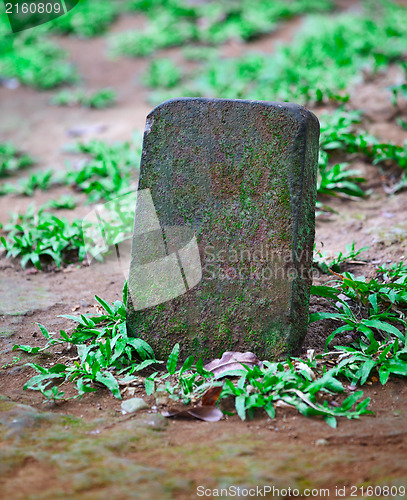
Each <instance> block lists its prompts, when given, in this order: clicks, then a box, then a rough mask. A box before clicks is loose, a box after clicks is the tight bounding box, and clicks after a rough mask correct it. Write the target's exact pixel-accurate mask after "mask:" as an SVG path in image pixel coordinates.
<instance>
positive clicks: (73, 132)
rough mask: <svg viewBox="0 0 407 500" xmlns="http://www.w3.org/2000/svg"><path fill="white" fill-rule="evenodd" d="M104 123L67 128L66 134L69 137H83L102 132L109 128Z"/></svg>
mask: <svg viewBox="0 0 407 500" xmlns="http://www.w3.org/2000/svg"><path fill="white" fill-rule="evenodd" d="M107 128H108V127H107V125H105V124H104V123H94V124H91V125H78V126H77V127H72V128H70V129H69V130H67V132H66V134H67V135H68V136H69V137H81V136H83V135H90V134H100V133H101V132H104V131H105V130H106V129H107Z"/></svg>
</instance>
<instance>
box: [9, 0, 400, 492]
mask: <svg viewBox="0 0 407 500" xmlns="http://www.w3.org/2000/svg"><path fill="white" fill-rule="evenodd" d="M353 4H354V2H349V3H348V2H346V5H344V7H347V8H349V6H352V5H353ZM140 23H141V21H140V19H139V18H138V17H137V16H134V17H128V18H126V19H125V20H119V21H118V22H117V23H116V25H115V26H114V28H113V29H114V30H115V31H120V30H122V29H124V28H126V29H128V28H129V27H132V26H134V27H137V26H139V25H140ZM300 23H301V20H298V19H297V20H294V21H290V22H289V23H287V25H286V26H285V27H284V28H282V29H280V30H279V31H277V33H276V34H274V35H271V36H267V37H264V38H262V39H261V40H259V41H256V42H254V43H253V44H251V47H250V45H249V48H257V49H261V50H263V51H268V52H272V51H273V47H274V46H275V43H276V42H278V41H281V40H282V41H285V42H287V41H289V40H290V39H291V37H292V36H293V34H294V33H295V31H296V30H297V29H298V26H299V25H300ZM58 41H59V42H60V43H61V45H62V46H63V47H65V48H66V49H67V50H68V51H69V53H70V56H71V60H73V61H74V62H75V64H76V65H77V66H78V69H79V72H80V73H81V75H83V83H84V85H85V86H86V88H87V89H89V90H92V89H98V88H100V87H105V86H112V87H114V88H115V89H116V90H117V91H118V98H119V99H118V104H117V105H116V106H114V107H112V108H109V109H105V110H89V109H83V108H77V107H75V108H60V107H54V106H50V105H49V101H50V98H51V96H52V95H53V92H38V91H35V90H32V89H29V88H26V87H23V86H20V87H18V88H17V89H15V90H10V89H7V88H4V87H0V113H1V117H2V120H1V123H0V138H1V140H10V141H12V142H13V143H15V144H16V145H18V146H19V147H20V148H22V149H24V150H25V151H27V152H29V153H30V154H32V155H34V156H35V157H37V158H38V159H39V161H38V164H37V165H36V166H35V167H33V168H32V169H31V171H35V169H39V170H41V169H44V168H48V167H52V168H54V169H63V168H64V162H65V160H66V159H67V158H68V157H69V155H67V154H66V153H64V152H63V147H64V146H65V145H66V144H68V143H70V142H72V141H73V140H74V139H72V138H71V137H70V136H69V131H70V130H72V129H73V128H76V127H84V130H85V134H84V135H83V136H82V137H81V138H80V139H83V140H88V139H91V138H100V139H103V140H106V141H114V140H129V139H130V138H131V135H132V133H133V131H142V130H143V128H144V121H145V116H146V115H147V114H148V112H149V111H150V110H151V105H149V104H148V103H147V97H148V90H147V89H146V88H145V87H144V86H143V85H142V84H141V81H140V76H141V74H142V73H143V71H144V70H145V69H146V67H147V63H148V62H147V60H145V59H125V58H120V59H117V60H109V59H108V58H107V57H106V42H105V39H104V38H94V39H91V40H87V41H83V40H79V39H73V38H72V39H71V38H60V39H59V40H58ZM247 49H248V46H247V45H242V44H237V43H230V44H227V45H226V46H225V47H224V48H223V49H222V51H223V53H224V54H225V55H228V56H230V55H238V54H240V53H242V52H243V51H244V50H247ZM178 54H179V51H178V50H175V49H171V50H168V51H163V52H162V55H169V56H170V57H173V58H174V59H175V60H177V57H178ZM395 77H396V73H395V70H394V69H391V70H390V71H389V72H388V73H387V74H385V75H381V76H379V77H378V78H376V79H375V80H373V81H369V82H368V83H363V84H360V85H359V86H358V87H356V88H355V89H353V90H352V97H351V101H350V107H353V108H355V109H363V110H364V111H365V118H364V120H365V122H364V125H365V126H366V127H367V128H368V129H369V130H370V131H371V132H372V133H375V134H376V135H378V136H379V137H382V138H383V139H386V140H392V141H394V142H396V143H399V144H402V143H403V142H404V140H406V139H407V132H405V131H403V130H402V129H401V128H400V127H397V126H396V125H395V121H394V120H395V116H394V111H393V108H392V106H391V104H390V99H389V95H390V94H389V91H388V90H386V86H388V85H390V84H391V83H393V82H392V80H393V79H394V78H395ZM312 111H314V112H315V113H316V114H317V115H320V114H321V113H322V112H323V111H324V110H323V109H321V108H318V109H312ZM352 166H353V167H354V168H358V169H360V170H361V171H362V172H363V175H364V176H365V177H366V178H367V181H368V182H367V188H368V189H369V190H371V194H370V196H369V197H368V198H367V199H363V200H357V201H350V200H344V199H332V198H330V199H329V205H330V206H332V207H333V208H334V209H335V210H336V211H337V213H336V214H333V215H332V216H331V217H329V218H319V219H318V220H317V226H316V243H317V249H319V248H322V249H323V250H326V251H328V253H329V254H330V255H331V256H332V257H333V256H334V255H335V254H336V253H337V252H339V251H341V250H342V251H343V250H344V248H345V245H346V244H347V243H352V241H354V240H355V241H356V246H357V247H358V248H360V247H362V246H369V247H370V249H369V250H368V251H366V252H365V253H364V254H363V258H364V260H365V263H364V264H360V265H350V266H349V267H348V268H347V270H349V271H351V272H354V273H355V274H363V275H367V276H371V275H373V274H374V270H375V268H376V267H377V266H379V265H381V264H384V263H388V262H399V261H401V260H403V259H404V260H405V259H406V257H405V256H406V255H407V254H406V252H407V248H406V247H407V219H406V216H405V214H406V210H407V193H406V192H404V193H403V192H401V193H399V194H394V195H388V194H386V193H387V191H388V189H387V187H388V186H389V185H391V184H392V182H394V176H395V175H396V173H395V172H392V171H384V172H380V171H379V169H378V168H377V167H373V166H371V165H368V164H364V163H363V162H361V161H360V160H355V162H354V164H353V165H352ZM20 175H21V176H24V175H25V174H24V173H23V174H20ZM135 176H137V166H135ZM67 192H69V189H68V188H61V187H58V188H53V189H51V190H49V191H47V192H45V193H41V192H40V193H37V194H36V195H35V196H34V197H33V198H25V197H20V196H11V195H10V196H5V197H1V198H0V222H2V223H4V222H6V221H7V219H8V212H9V211H10V210H14V211H17V210H18V211H24V210H25V209H26V208H27V206H28V205H29V204H30V203H31V202H32V201H35V203H36V204H37V205H39V204H42V203H44V202H45V201H46V200H48V199H50V198H55V197H57V196H58V195H60V194H62V193H67ZM327 202H328V200H327ZM90 209H91V207H89V206H86V205H81V206H79V207H78V208H77V209H75V210H74V211H71V212H68V211H62V212H59V213H60V214H61V215H64V216H68V217H83V216H85V215H86V214H87V212H89V211H90ZM0 269H1V274H0V284H1V287H0V355H1V356H0V365H1V366H0V394H2V395H3V396H5V397H6V398H9V399H4V400H1V399H0V408H1V413H2V415H3V416H2V418H1V422H0V423H1V424H2V428H3V429H6V432H5V433H3V436H2V438H1V440H2V443H1V450H0V456H1V457H2V458H1V460H0V498H2V499H28V498H29V499H56V498H63V499H70V498H72V499H105V498H114V499H116V498H117V499H118V498H120V499H127V498H140V499H150V498H151V499H156V498H162V499H167V498H168V499H171V498H176V499H180V500H184V499H185V500H187V499H190V498H196V497H197V496H207V497H216V496H220V495H219V494H218V495H217V493H216V491H211V492H205V493H204V495H199V493H200V492H202V491H203V490H202V489H201V490H197V488H198V486H203V487H205V488H206V489H208V488H209V489H213V488H227V487H228V486H231V485H235V486H240V487H241V488H242V490H244V489H245V488H256V486H263V485H268V486H271V487H273V486H274V487H275V488H277V489H278V491H277V490H274V495H273V494H271V495H270V496H273V497H275V498H295V497H296V496H295V494H294V493H293V492H292V491H291V492H289V491H287V489H288V488H292V489H295V488H299V489H301V490H302V491H304V490H305V489H307V488H310V489H312V488H327V489H328V490H329V497H330V498H340V497H346V498H351V497H362V496H364V495H365V494H366V490H363V488H366V487H367V486H368V485H377V486H378V487H379V488H378V489H376V492H375V493H374V495H373V497H381V496H384V495H383V492H384V491H385V490H384V489H383V488H382V487H383V486H389V487H391V486H393V487H397V488H399V487H400V486H406V487H407V453H406V450H407V426H406V417H407V383H406V382H405V381H404V380H401V379H392V380H391V381H390V382H389V383H388V384H387V385H386V386H385V387H382V386H381V385H380V384H379V383H370V385H369V384H368V385H367V386H366V387H365V388H364V395H365V396H368V397H370V398H371V405H370V408H371V409H372V410H373V411H374V416H365V417H363V418H361V419H359V420H356V421H349V420H340V421H339V425H338V428H337V429H331V428H330V427H329V426H328V425H327V424H326V423H325V422H323V421H321V420H318V419H309V418H305V417H302V416H301V415H299V414H297V413H295V412H292V411H291V410H283V409H279V410H278V413H277V417H276V418H275V419H274V420H270V419H269V418H267V417H266V416H265V414H263V413H261V414H259V415H258V416H256V418H255V419H254V420H252V421H246V422H242V421H240V419H239V418H238V417H237V416H233V417H226V418H224V419H223V420H222V421H220V422H218V423H206V422H200V421H188V420H166V419H164V418H163V417H161V415H160V408H159V407H158V408H157V407H156V406H155V408H156V409H154V405H155V401H154V398H153V397H150V398H146V400H147V401H148V403H149V404H150V405H152V407H153V408H152V409H150V410H144V411H141V412H139V413H137V414H136V416H132V417H130V418H129V417H128V416H123V415H122V413H121V412H120V401H118V400H117V399H115V398H113V397H112V396H111V394H110V393H109V392H108V391H107V390H103V389H100V390H98V392H97V393H92V394H89V395H87V396H85V397H83V398H82V399H81V400H73V401H69V402H66V403H63V404H62V403H61V404H58V405H51V404H47V405H44V404H43V403H42V400H43V397H42V396H41V395H40V394H38V393H36V392H34V391H23V389H22V388H23V385H24V383H25V382H26V381H27V380H28V378H30V377H31V376H32V375H33V373H34V372H33V370H32V369H31V368H29V367H26V366H24V364H25V363H26V362H27V361H33V358H32V357H30V356H28V355H25V354H23V353H16V352H12V347H13V345H14V344H16V343H19V344H30V345H33V346H35V345H43V344H44V343H45V341H44V339H43V337H42V335H41V333H40V332H39V329H38V327H37V326H36V324H35V323H37V322H39V323H41V324H44V325H45V326H46V327H47V328H48V330H49V331H58V330H59V329H65V328H69V327H70V326H71V323H70V322H69V321H68V320H66V319H64V318H59V317H58V315H61V314H72V312H73V311H74V313H75V314H79V313H87V312H91V311H92V308H93V307H94V300H93V297H94V295H98V296H101V297H103V298H105V299H107V300H109V301H113V300H117V299H120V298H121V290H122V285H123V281H124V277H123V275H121V274H117V273H116V274H115V273H112V272H111V269H110V267H109V265H108V264H105V263H97V264H91V265H90V266H86V265H71V266H68V267H67V268H64V269H62V270H57V269H55V270H54V271H51V272H47V273H44V272H35V271H34V272H33V270H31V269H27V270H23V269H21V267H20V265H19V263H18V262H13V261H11V260H7V259H6V258H5V256H4V254H3V255H2V256H1V257H0ZM321 280H322V281H323V280H326V277H324V276H316V282H320V281H321ZM319 307H320V303H319V302H318V300H316V299H313V301H312V304H311V311H315V310H317V309H318V308H319ZM330 331H332V330H330V325H329V324H325V323H323V322H318V323H314V324H313V325H312V326H311V327H310V330H309V334H308V336H307V338H306V339H305V343H304V352H305V350H306V349H308V348H314V349H316V350H322V349H323V346H324V342H325V339H326V337H327V335H328V334H329V333H330ZM16 354H18V356H21V357H22V359H21V360H19V361H18V362H17V363H14V364H13V363H12V360H13V357H14V356H16ZM62 356H64V353H62V352H58V350H57V349H54V350H53V354H52V355H51V356H46V355H42V356H41V357H40V358H38V357H37V358H36V362H38V363H40V364H44V365H47V364H48V363H55V362H57V361H58V360H61V359H62ZM10 363H11V364H10ZM69 391H70V389H69V388H67V389H66V392H67V394H69ZM72 394H73V392H72ZM135 395H136V396H137V395H140V396H144V392H143V390H142V388H141V387H140V388H139V389H137V391H136V393H135ZM22 405H29V406H22ZM38 410H39V411H41V412H43V411H44V412H45V413H44V414H43V415H42V416H41V414H40V413H37V411H38ZM66 415H70V417H67V416H66ZM343 487H346V488H345V490H340V491H338V488H343ZM284 490H286V491H284ZM253 491H254V490H250V491H241V492H240V495H239V496H238V495H234V496H237V497H239V498H248V497H249V496H257V497H261V494H260V493H259V494H257V493H256V492H255V493H256V494H255V495H253ZM392 491H396V490H392ZM397 491H399V490H397ZM209 493H210V494H209ZM218 493H219V492H218ZM232 493H233V492H232ZM232 493H231V492H230V491H229V494H230V496H233V494H232ZM342 493H344V494H342ZM309 496H310V497H312V498H320V497H321V498H322V497H327V496H328V493H325V494H324V493H323V492H317V491H315V492H313V494H312V495H311V494H310V495H309ZM370 496H371V497H372V495H370ZM391 496H392V497H393V498H394V497H395V498H402V497H403V496H402V495H391Z"/></svg>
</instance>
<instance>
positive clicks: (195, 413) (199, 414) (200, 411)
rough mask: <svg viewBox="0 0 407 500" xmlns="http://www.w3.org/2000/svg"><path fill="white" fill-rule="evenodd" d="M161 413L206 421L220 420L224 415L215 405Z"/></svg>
mask: <svg viewBox="0 0 407 500" xmlns="http://www.w3.org/2000/svg"><path fill="white" fill-rule="evenodd" d="M161 415H163V417H167V418H197V419H198V420H204V421H205V422H218V421H219V420H220V419H221V418H222V417H223V413H222V412H221V411H220V410H219V408H215V407H213V406H197V407H195V408H190V409H189V410H182V411H175V410H174V411H163V412H162V413H161Z"/></svg>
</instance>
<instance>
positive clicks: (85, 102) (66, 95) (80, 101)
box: [51, 88, 117, 109]
mask: <svg viewBox="0 0 407 500" xmlns="http://www.w3.org/2000/svg"><path fill="white" fill-rule="evenodd" d="M116 99H117V94H116V92H115V91H114V90H113V89H111V88H104V89H100V90H97V91H96V92H94V93H93V94H89V95H88V94H86V92H84V91H83V90H81V89H79V90H62V91H61V92H59V93H58V94H56V95H55V96H54V97H53V98H52V100H51V104H54V105H56V106H77V105H80V106H83V107H85V108H97V109H103V108H107V107H109V106H113V105H114V104H115V102H116Z"/></svg>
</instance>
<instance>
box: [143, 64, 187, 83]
mask: <svg viewBox="0 0 407 500" xmlns="http://www.w3.org/2000/svg"><path fill="white" fill-rule="evenodd" d="M180 79H181V72H180V70H179V68H178V67H177V66H176V65H175V64H174V63H173V61H172V60H171V59H153V60H152V61H151V62H150V64H149V66H148V69H147V72H146V74H145V75H144V78H143V81H144V83H145V84H146V85H147V86H148V87H152V88H157V87H161V88H171V87H174V86H175V85H177V84H178V83H179V82H180Z"/></svg>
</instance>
